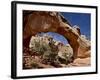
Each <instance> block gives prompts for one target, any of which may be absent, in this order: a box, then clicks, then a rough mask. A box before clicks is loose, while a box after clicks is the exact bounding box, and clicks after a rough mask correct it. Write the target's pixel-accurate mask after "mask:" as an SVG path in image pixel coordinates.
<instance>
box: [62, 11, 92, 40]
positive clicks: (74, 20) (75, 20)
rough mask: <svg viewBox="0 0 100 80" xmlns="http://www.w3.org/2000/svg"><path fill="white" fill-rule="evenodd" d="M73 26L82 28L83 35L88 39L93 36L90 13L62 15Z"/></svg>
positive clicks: (64, 13)
mask: <svg viewBox="0 0 100 80" xmlns="http://www.w3.org/2000/svg"><path fill="white" fill-rule="evenodd" d="M61 14H62V15H63V16H64V17H65V18H66V19H67V20H68V21H69V22H70V23H71V25H72V26H74V25H77V26H79V27H80V30H81V34H84V35H86V37H87V38H88V39H90V36H91V31H90V30H91V23H90V22H91V21H90V20H91V15H90V14H88V13H66V12H63V13H61Z"/></svg>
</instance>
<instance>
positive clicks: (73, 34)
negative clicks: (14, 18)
mask: <svg viewBox="0 0 100 80" xmlns="http://www.w3.org/2000/svg"><path fill="white" fill-rule="evenodd" d="M23 24H24V28H23V45H24V46H26V47H28V46H29V41H30V38H31V37H32V36H33V35H36V34H37V33H39V32H56V33H59V34H61V35H63V36H64V37H65V38H66V39H67V40H68V43H69V44H70V46H71V47H72V49H73V52H74V53H73V57H74V59H75V58H77V57H81V58H82V57H88V56H90V54H88V53H89V50H90V47H91V46H90V44H89V43H88V42H87V41H86V40H85V39H84V38H83V37H82V36H81V32H80V28H79V27H72V26H71V24H70V23H69V22H68V20H66V19H65V18H64V17H63V16H62V15H61V14H60V13H58V12H46V11H33V12H31V13H30V14H28V15H25V14H24V22H23ZM79 55H81V56H79Z"/></svg>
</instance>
